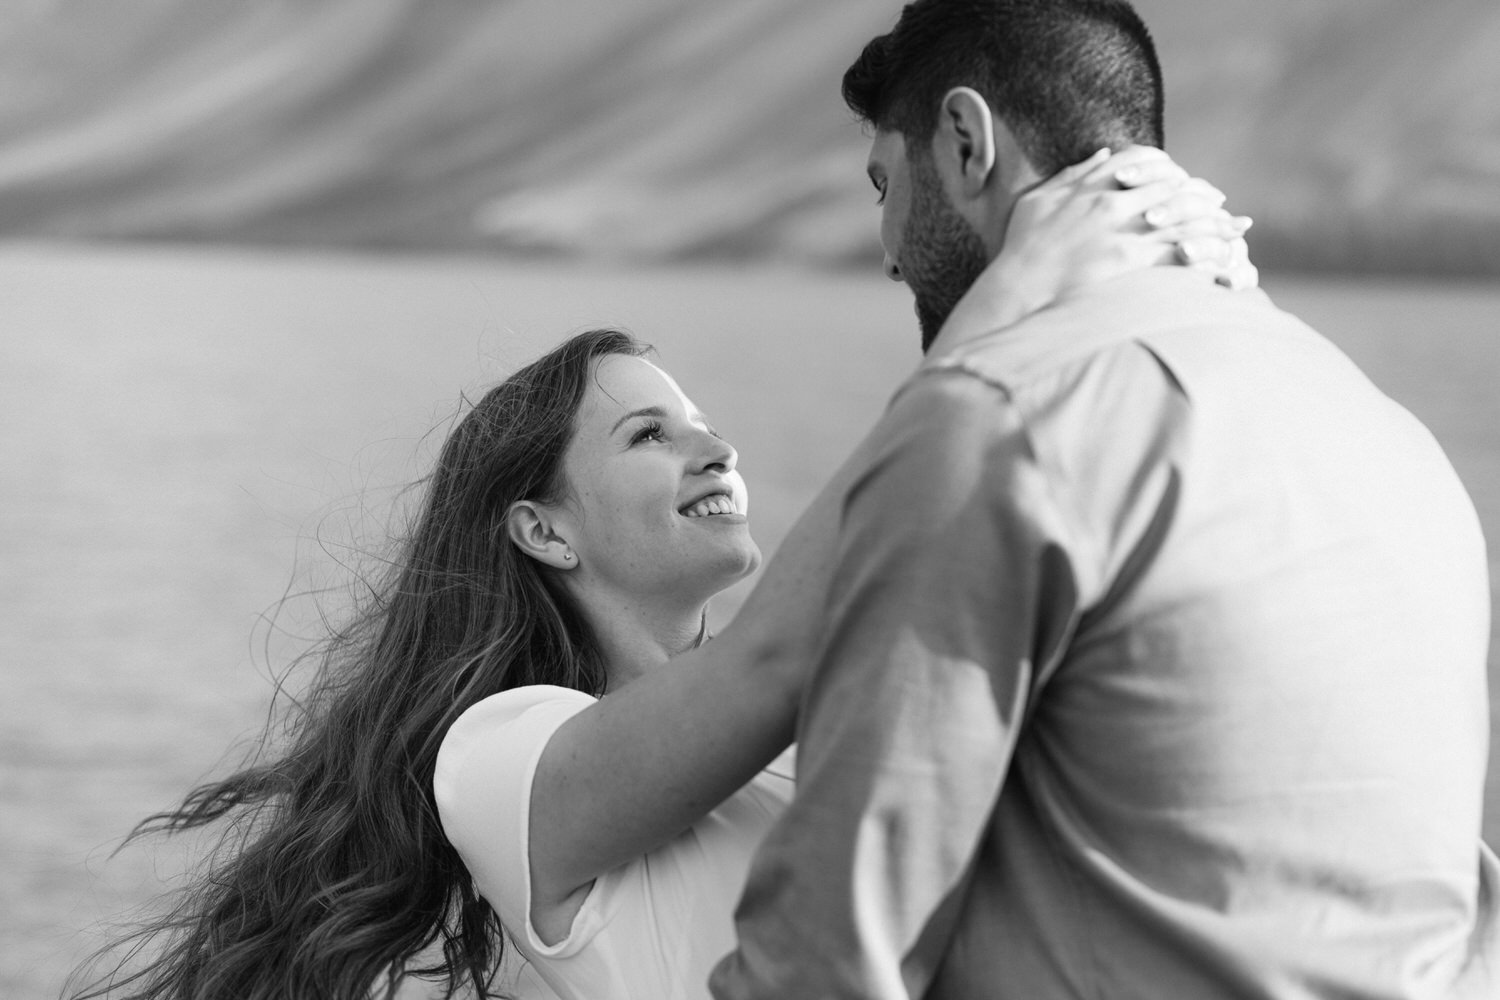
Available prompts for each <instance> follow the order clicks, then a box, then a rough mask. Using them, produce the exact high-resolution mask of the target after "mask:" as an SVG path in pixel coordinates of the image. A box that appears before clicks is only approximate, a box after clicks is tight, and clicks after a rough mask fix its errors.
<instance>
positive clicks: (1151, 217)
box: [1146, 206, 1167, 226]
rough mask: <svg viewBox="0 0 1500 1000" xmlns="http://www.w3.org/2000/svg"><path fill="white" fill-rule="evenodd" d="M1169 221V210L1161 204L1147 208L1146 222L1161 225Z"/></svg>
mask: <svg viewBox="0 0 1500 1000" xmlns="http://www.w3.org/2000/svg"><path fill="white" fill-rule="evenodd" d="M1166 221H1167V210H1166V209H1164V208H1162V207H1161V206H1157V207H1156V208H1148V209H1146V222H1147V223H1148V224H1150V225H1153V226H1159V225H1161V224H1162V223H1163V222H1166Z"/></svg>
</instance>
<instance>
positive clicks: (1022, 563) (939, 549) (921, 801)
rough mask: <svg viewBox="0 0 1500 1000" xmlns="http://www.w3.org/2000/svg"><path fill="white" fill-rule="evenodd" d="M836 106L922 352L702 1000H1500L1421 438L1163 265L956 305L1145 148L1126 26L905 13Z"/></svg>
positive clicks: (1145, 74)
mask: <svg viewBox="0 0 1500 1000" xmlns="http://www.w3.org/2000/svg"><path fill="white" fill-rule="evenodd" d="M844 90H845V96H846V100H847V101H848V103H849V104H850V106H851V107H852V108H853V109H854V110H855V111H856V112H857V113H858V114H860V115H861V116H862V117H863V118H865V119H866V120H868V121H869V122H870V123H871V124H872V125H873V126H874V130H875V135H874V142H873V146H872V150H871V155H870V162H869V168H870V176H871V179H872V180H873V181H874V183H875V186H876V187H877V189H878V190H879V191H880V194H881V197H882V199H883V210H882V212H883V216H882V227H881V236H882V240H883V242H884V245H885V248H886V270H887V272H888V273H889V274H890V275H891V276H892V277H893V278H896V279H897V280H903V281H905V282H907V283H908V284H909V285H910V286H911V288H912V291H913V292H914V294H915V296H916V300H917V308H918V313H919V316H920V318H921V324H922V329H923V343H924V348H926V349H927V350H928V356H927V359H926V361H925V362H924V365H923V367H922V368H921V369H920V370H919V372H918V373H917V374H916V375H915V376H914V377H913V378H912V379H911V380H909V381H908V383H907V384H906V385H905V386H904V387H903V388H902V390H901V391H899V392H898V393H897V395H896V397H895V399H894V400H893V402H892V404H891V407H890V409H889V411H888V413H887V415H886V417H885V419H884V421H883V425H884V426H883V428H882V429H877V434H876V437H877V439H879V438H881V437H882V436H883V438H884V444H883V446H882V447H881V448H880V449H879V450H878V453H876V454H875V455H874V456H873V457H872V458H871V459H870V461H869V464H868V466H867V468H866V469H865V470H864V472H863V473H862V474H861V475H859V476H857V477H856V478H855V479H854V481H853V485H852V486H851V487H850V489H849V490H848V493H847V495H846V498H845V502H844V512H843V521H842V526H841V529H840V537H839V546H838V557H837V559H838V562H837V567H836V569H835V571H834V577H833V585H832V588H831V591H830V594H829V598H828V603H827V607H826V609H825V614H826V626H825V632H824V637H823V642H822V645H821V647H820V652H819V656H818V661H817V663H816V669H815V672H814V674H813V679H812V681H811V682H810V684H809V687H808V690H807V692H806V695H805V699H804V702H803V711H802V717H801V720H800V722H799V725H798V736H799V761H798V790H797V797H796V800H795V802H794V804H793V805H792V807H791V809H790V810H789V812H788V813H787V814H786V815H785V816H784V818H783V819H782V820H781V821H780V823H779V824H778V825H777V826H776V827H775V828H774V830H773V832H772V834H771V835H770V837H769V839H768V840H767V842H766V843H765V845H764V846H763V847H762V849H761V852H760V854H759V856H758V858H757V861H756V864H755V867H754V869H753V870H752V873H751V877H750V882H749V884H748V886H747V889H746V891H745V895H744V897H743V899H742V902H741V905H740V909H739V911H738V915H737V923H738V933H739V941H740V943H739V947H738V950H737V951H736V952H734V953H733V954H731V955H730V956H729V957H728V958H726V959H725V960H724V962H722V963H721V964H720V966H719V967H718V968H717V970H716V972H715V975H714V979H713V983H712V985H713V989H714V993H715V995H716V996H717V997H720V998H737V1000H738V998H747V997H761V998H773V997H774V998H778V1000H781V998H797V997H819V998H822V997H868V998H876V997H878V998H886V997H917V996H927V997H961V998H977V997H986V998H988V997H999V998H1010V997H1016V998H1026V1000H1062V998H1074V997H1077V998H1099V997H1107V998H1110V1000H1135V998H1140V1000H1161V998H1173V1000H1175V998H1193V1000H1229V998H1267V1000H1270V998H1275V1000H1293V998H1296V1000H1307V998H1335V997H1337V998H1356V997H1357V998H1362V1000H1363V998H1371V1000H1374V998H1381V1000H1386V998H1391V1000H1394V998H1439V997H1442V998H1465V1000H1468V998H1473V1000H1479V998H1488V1000H1493V998H1495V997H1500V918H1497V895H1496V893H1497V889H1500V867H1497V864H1496V860H1495V858H1494V856H1493V855H1492V854H1490V853H1489V852H1488V851H1487V850H1486V849H1485V848H1484V846H1483V845H1482V844H1481V843H1480V840H1479V827H1480V813H1481V795H1482V791H1481V790H1482V786H1483V778H1484V766H1485V760H1486V752H1487V743H1488V718H1487V699H1486V696H1485V657H1486V644H1487V636H1488V608H1489V597H1488V583H1487V579H1486V574H1487V571H1486V561H1485V551H1484V541H1483V539H1482V537H1481V535H1480V531H1479V526H1478V522H1477V518H1476V516H1475V513H1474V510H1473V508H1472V505H1471V504H1470V502H1469V500H1468V497H1467V496H1466V494H1465V492H1464V490H1463V488H1462V487H1461V485H1460V484H1459V482H1458V480H1457V478H1456V477H1455V475H1454V473H1453V471H1452V469H1451V467H1450V466H1449V464H1448V462H1447V460H1446V459H1445V458H1444V456H1443V454H1442V453H1441V451H1440V450H1439V448H1438V447H1437V445H1436V444H1435V443H1434V442H1433V440H1432V438H1431V437H1430V435H1429V434H1428V433H1427V432H1426V430H1425V429H1424V428H1422V427H1421V426H1420V425H1419V424H1418V423H1417V422H1416V421H1415V420H1414V419H1413V418H1412V417H1411V416H1410V415H1408V414H1407V413H1406V412H1405V411H1403V410H1402V409H1400V408H1399V407H1397V406H1396V405H1395V404H1393V403H1392V402H1391V401H1390V400H1388V399H1386V398H1385V397H1384V396H1382V395H1381V394H1380V393H1379V392H1377V391H1376V390H1375V389H1374V388H1373V387H1372V386H1371V385H1370V384H1369V383H1368V382H1367V381H1366V380H1365V379H1364V378H1363V377H1362V376H1361V375H1360V373H1359V372H1358V371H1357V370H1356V369H1355V368H1354V367H1353V366H1352V365H1351V364H1350V362H1349V361H1348V360H1347V359H1346V358H1345V357H1344V356H1343V355H1342V354H1340V353H1339V352H1338V351H1337V350H1336V349H1334V348H1333V347H1332V346H1331V345H1329V344H1328V343H1327V342H1326V341H1324V340H1322V339H1321V338H1320V337H1318V336H1317V335H1316V334H1315V333H1313V332H1312V331H1311V330H1309V329H1307V328H1306V327H1305V326H1304V325H1302V324H1301V323H1299V322H1298V321H1296V320H1295V319H1293V318H1292V317H1290V316H1287V315H1286V314H1284V313H1281V312H1279V311H1277V310H1276V309H1275V308H1274V307H1273V306H1272V305H1271V304H1270V303H1269V301H1268V300H1267V299H1266V298H1265V296H1264V295H1262V294H1261V293H1259V292H1244V293H1233V292H1228V291H1225V290H1223V289H1220V288H1217V287H1215V286H1214V285H1213V283H1212V281H1211V280H1210V279H1209V278H1206V277H1204V276H1203V275H1201V274H1198V273H1196V272H1194V271H1191V270H1189V269H1184V268H1157V269H1153V270H1146V271H1139V272H1137V273H1134V274H1131V275H1129V276H1126V277H1120V278H1114V279H1111V280H1108V281H1102V282H1094V283H1084V284H1083V285H1081V286H1080V287H1078V288H1076V289H1074V290H1073V291H1072V292H1071V294H1070V295H1068V296H1067V297H1065V298H1064V299H1063V300H1062V301H1060V302H1059V303H1057V304H1056V305H1054V306H1053V307H1052V308H1050V309H1048V310H1046V311H1044V312H1042V313H1039V314H1036V315H1034V316H1032V317H1030V318H1028V319H1026V320H1024V321H1022V322H1021V323H1019V324H1016V325H1014V326H1011V327H1009V328H1007V329H1003V330H998V331H995V330H992V329H986V327H985V325H984V322H983V315H982V314H983V312H984V308H983V304H982V303H980V304H975V303H973V302H971V301H967V300H964V301H962V304H961V305H960V301H961V300H963V297H964V292H965V290H966V289H967V288H968V287H969V285H970V283H971V282H972V281H973V280H974V278H975V276H976V275H978V274H979V273H980V272H981V271H982V270H983V269H984V268H985V266H986V264H987V262H989V261H990V260H992V259H994V258H995V257H996V256H997V255H998V254H999V253H1000V252H1001V249H1002V246H1003V240H1004V232H1005V223H1006V221H1007V219H1008V217H1009V214H1010V211H1011V208H1012V206H1013V205H1014V204H1015V202H1016V199H1017V197H1018V196H1019V195H1020V194H1021V193H1023V192H1024V191H1026V190H1027V189H1028V188H1029V187H1031V186H1032V185H1034V184H1035V183H1036V182H1037V181H1039V180H1040V179H1041V178H1043V177H1045V176H1047V175H1048V174H1050V173H1052V172H1053V171H1055V170H1057V169H1058V168H1059V167H1061V166H1062V165H1063V164H1066V163H1069V162H1073V161H1075V160H1078V159H1081V158H1082V157H1083V156H1084V155H1086V154H1087V153H1088V152H1089V151H1091V150H1093V149H1096V148H1098V147H1100V146H1102V145H1106V144H1108V145H1120V144H1123V143H1128V142H1138V143H1146V144H1159V143H1160V142H1161V107H1162V101H1161V78H1160V72H1159V69H1158V66H1157V62H1156V57H1155V55H1154V52H1153V49H1152V45H1151V42H1150V39H1149V36H1148V34H1147V31H1146V29H1145V27H1144V26H1143V25H1142V24H1141V22H1140V21H1139V19H1138V18H1137V16H1136V15H1135V13H1134V11H1133V10H1132V9H1131V8H1130V6H1129V5H1128V4H1127V3H1124V2H1120V0H918V2H916V3H912V4H910V5H908V6H907V7H906V9H905V10H904V12H903V14H902V16H901V18H900V20H899V22H898V23H897V25H896V27H895V28H894V30H893V31H892V32H891V33H890V34H888V35H884V36H882V37H879V38H876V39H875V40H874V41H872V42H871V43H870V44H869V45H868V46H867V47H866V49H865V51H864V53H863V54H862V55H861V56H860V58H859V60H858V61H857V62H856V63H855V64H854V65H853V66H852V67H851V68H850V70H849V71H848V73H847V74H846V76H845V79H844ZM945 321H947V322H945Z"/></svg>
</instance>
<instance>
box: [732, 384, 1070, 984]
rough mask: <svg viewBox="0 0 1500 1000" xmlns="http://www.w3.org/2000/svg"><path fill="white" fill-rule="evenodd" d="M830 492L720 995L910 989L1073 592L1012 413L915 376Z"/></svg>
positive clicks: (982, 823) (944, 924) (1049, 509)
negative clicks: (785, 721) (792, 721)
mask: <svg viewBox="0 0 1500 1000" xmlns="http://www.w3.org/2000/svg"><path fill="white" fill-rule="evenodd" d="M875 434H876V435H878V436H879V437H880V438H881V440H882V442H883V443H882V445H881V447H880V449H879V450H878V452H877V453H875V455H874V457H873V459H872V461H871V463H870V465H869V467H868V470H867V471H866V472H865V473H864V474H863V475H862V476H861V477H860V478H858V479H857V480H855V482H854V485H853V486H852V487H851V488H850V491H849V493H848V494H847V495H846V499H845V505H844V518H843V522H842V524H841V527H840V531H839V545H838V556H837V559H838V564H837V566H836V569H835V572H834V576H833V583H832V586H831V588H830V591H829V597H828V606H827V608H826V622H827V624H826V627H825V632H824V638H823V644H822V647H821V649H820V651H819V654H818V659H817V662H816V664H815V669H814V672H813V674H812V676H811V680H810V681H809V687H808V690H807V693H806V696H805V700H804V703H803V709H802V715H801V718H800V720H799V724H798V750H797V757H798V759H797V768H798V772H797V794H796V797H795V798H794V800H793V802H792V805H791V807H790V809H789V810H788V811H787V812H786V813H785V814H784V815H783V817H782V818H781V820H780V822H779V823H778V824H777V826H775V827H774V828H773V829H772V831H771V834H770V835H769V837H768V838H767V840H766V841H765V843H764V844H763V846H762V847H761V849H760V852H759V853H758V854H757V856H756V859H755V862H754V865H753V867H752V869H751V874H750V880H749V883H748V885H747V887H746V890H745V894H744V896H743V897H742V899H741V902H740V906H739V909H738V911H737V915H736V922H737V932H738V938H739V945H738V949H737V950H736V951H735V952H734V953H732V954H731V955H730V956H729V957H728V958H726V959H725V960H724V961H723V962H722V963H721V964H720V965H719V966H718V968H717V969H716V970H715V974H714V977H713V980H712V986H713V991H714V994H715V996H717V997H719V998H722V1000H728V998H733V1000H744V998H751V997H757V998H766V1000H769V998H772V997H775V998H797V997H808V998H812V997H818V998H834V997H862V998H881V1000H887V998H902V1000H904V998H906V997H908V996H912V997H915V996H921V995H923V994H924V992H925V990H926V987H927V985H928V983H929V982H930V981H931V979H932V976H933V974H934V972H935V970H936V966H937V964H938V963H939V962H940V961H941V958H942V956H943V954H944V952H945V950H946V945H947V942H948V940H949V939H950V937H951V933H952V925H953V918H954V916H955V915H956V911H957V909H958V906H959V904H960V903H961V901H962V898H963V894H964V889H965V887H966V885H967V879H968V877H969V872H970V870H971V862H972V861H973V859H974V857H975V855H976V852H977V850H978V847H979V844H980V841H981V838H982V836H983V835H984V831H985V829H986V826H987V823H988V819H989V817H990V815H991V813H992V811H993V809H994V807H995V804H996V801H997V799H998V797H999V794H1000V788H1001V785H1002V783H1003V782H1004V780H1005V777H1006V774H1007V771H1008V769H1009V767H1010V761H1011V755H1012V751H1013V750H1014V747H1015V743H1016V739H1017V736H1018V734H1019V730H1020V727H1021V724H1022V720H1023V718H1024V716H1025V715H1026V713H1027V710H1028V706H1029V704H1030V702H1031V700H1032V697H1033V694H1034V688H1035V686H1036V684H1037V678H1038V676H1039V673H1040V671H1041V668H1042V665H1043V664H1044V663H1045V662H1047V661H1048V660H1049V659H1050V658H1051V657H1053V656H1054V655H1056V651H1057V650H1058V649H1060V648H1061V647H1062V646H1063V645H1064V644H1065V641H1066V635H1067V634H1068V632H1069V630H1070V628H1071V624H1070V623H1074V622H1076V615H1074V614H1072V613H1071V612H1070V609H1072V608H1076V605H1077V600H1076V588H1075V586H1074V584H1073V583H1072V580H1071V576H1070V563H1069V558H1068V556H1067V552H1066V546H1063V545H1059V544H1058V541H1057V539H1058V537H1059V534H1060V533H1061V532H1062V526H1061V524H1060V517H1059V513H1058V511H1057V508H1056V505H1055V503H1054V502H1053V500H1052V498H1051V496H1050V487H1049V484H1048V482H1047V481H1046V476H1045V475H1044V474H1043V471H1042V469H1041V468H1040V467H1039V464H1038V462H1037V460H1036V458H1035V455H1034V453H1033V451H1032V448H1031V445H1030V442H1029V441H1028V437H1027V432H1026V427H1025V423H1024V421H1023V419H1022V418H1021V416H1020V415H1019V414H1018V413H1017V412H1016V410H1015V409H1014V408H1013V406H1012V405H1011V403H1010V401H1009V400H1008V397H1007V396H1006V394H1005V393H1004V392H1003V391H1002V390H1001V389H999V388H998V387H996V386H994V385H991V384H989V383H987V382H984V381H982V380H980V379H978V378H974V377H972V376H967V375H962V374H953V373H933V374H927V375H921V376H918V377H917V379H916V381H915V382H914V383H912V384H911V385H910V386H909V387H908V388H907V389H906V390H905V391H904V392H903V393H902V395H901V396H899V397H898V398H897V399H896V401H895V402H894V403H893V404H892V406H891V408H890V410H889V411H888V412H887V414H886V416H885V418H884V419H883V420H882V421H881V423H880V424H879V425H878V426H877V428H876V430H875Z"/></svg>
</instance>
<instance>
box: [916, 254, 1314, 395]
mask: <svg viewBox="0 0 1500 1000" xmlns="http://www.w3.org/2000/svg"><path fill="white" fill-rule="evenodd" d="M1278 325H1296V326H1300V324H1299V323H1298V321H1297V320H1295V319H1294V318H1293V317H1291V316H1289V315H1287V314H1286V313H1282V312H1280V311H1279V310H1278V309H1276V307H1275V306H1274V305H1273V304H1272V303H1271V301H1270V299H1269V298H1268V297H1267V296H1266V295H1265V294H1264V293H1263V292H1261V291H1259V290H1250V291H1230V290H1228V289H1225V288H1221V287H1219V286H1217V285H1215V284H1214V283H1213V282H1212V280H1211V279H1208V278H1206V276H1204V275H1201V274H1198V273H1197V272H1192V271H1188V270H1187V269H1185V268H1156V269H1152V270H1149V271H1143V272H1138V273H1136V274H1132V275H1126V276H1124V277H1121V278H1117V279H1114V280H1111V281H1106V282H1100V283H1098V284H1095V285H1090V286H1087V287H1086V288H1083V289H1080V290H1079V291H1078V292H1075V293H1073V294H1071V295H1069V296H1067V297H1066V298H1064V299H1062V300H1060V301H1058V302H1057V303H1054V304H1053V305H1052V306H1050V307H1048V308H1046V309H1043V310H1041V311H1039V312H1037V313H1034V314H1032V315H1031V316H1028V317H1026V318H1025V319H1023V320H1021V321H1020V322H1017V323H1015V324H1013V325H1011V326H1008V327H1005V328H1003V329H999V330H995V331H993V332H990V333H987V334H983V335H980V336H977V337H972V338H969V339H967V340H966V341H964V342H963V343H960V344H958V345H956V346H954V347H953V348H952V349H950V350H948V351H946V352H944V353H942V354H937V355H934V356H931V357H929V358H927V359H926V360H925V361H924V363H923V366H922V369H921V371H922V372H923V373H929V374H931V373H944V372H946V373H965V374H968V375H971V376H973V377H975V378H979V379H982V380H984V381H986V382H988V383H990V384H992V385H994V386H996V387H998V388H1000V389H1002V390H1003V391H1005V392H1007V393H1010V394H1012V395H1014V394H1018V393H1022V392H1024V391H1026V389H1027V388H1028V387H1030V386H1034V385H1035V384H1036V383H1038V382H1050V381H1052V380H1053V376H1055V375H1056V374H1058V373H1059V372H1063V371H1065V370H1068V369H1073V368H1078V367H1080V366H1090V365H1098V364H1101V363H1109V362H1111V361H1113V362H1119V361H1121V359H1128V358H1129V357H1131V356H1132V355H1148V354H1149V352H1150V346H1151V344H1153V343H1154V342H1159V341H1163V340H1169V339H1172V338H1174V337H1177V336H1181V335H1184V334H1185V335H1188V336H1190V337H1191V336H1198V337H1208V338H1210V339H1211V338H1212V336H1213V334H1214V333H1215V332H1221V333H1226V332H1231V331H1244V330H1247V329H1253V330H1255V331H1257V332H1258V331H1264V330H1267V329H1269V328H1272V327H1275V326H1278ZM1126 367H1127V368H1128V367H1129V364H1128V363H1126Z"/></svg>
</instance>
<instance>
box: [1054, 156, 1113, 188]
mask: <svg viewBox="0 0 1500 1000" xmlns="http://www.w3.org/2000/svg"><path fill="white" fill-rule="evenodd" d="M1111 156H1112V154H1111V152H1110V148H1109V147H1108V146H1105V147H1104V148H1103V149H1101V150H1099V151H1098V152H1096V153H1095V154H1094V155H1093V156H1090V157H1089V158H1088V159H1086V160H1080V161H1078V162H1077V163H1075V164H1073V165H1072V166H1069V167H1063V168H1062V169H1061V170H1059V171H1058V172H1057V173H1055V174H1053V175H1052V176H1051V177H1050V178H1048V179H1047V180H1046V181H1045V182H1044V184H1045V185H1055V186H1058V187H1061V186H1063V185H1066V184H1072V183H1074V182H1075V181H1078V180H1081V179H1082V178H1084V177H1087V176H1088V175H1089V174H1090V173H1092V172H1093V171H1094V169H1095V168H1096V167H1098V166H1099V165H1100V164H1101V163H1105V162H1107V161H1108V160H1109V159H1110V158H1111Z"/></svg>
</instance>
